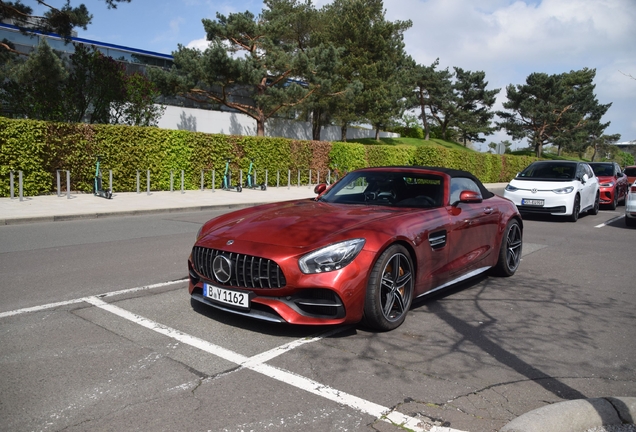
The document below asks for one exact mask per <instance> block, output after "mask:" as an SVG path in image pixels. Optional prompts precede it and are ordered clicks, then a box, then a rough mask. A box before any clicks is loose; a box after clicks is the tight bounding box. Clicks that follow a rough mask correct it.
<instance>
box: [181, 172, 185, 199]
mask: <svg viewBox="0 0 636 432" xmlns="http://www.w3.org/2000/svg"><path fill="white" fill-rule="evenodd" d="M181 193H185V192H184V190H183V170H181Z"/></svg>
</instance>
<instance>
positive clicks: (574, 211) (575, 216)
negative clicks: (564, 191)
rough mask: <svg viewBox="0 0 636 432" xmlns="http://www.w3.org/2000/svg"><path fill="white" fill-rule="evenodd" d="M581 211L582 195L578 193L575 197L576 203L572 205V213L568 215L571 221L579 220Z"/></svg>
mask: <svg viewBox="0 0 636 432" xmlns="http://www.w3.org/2000/svg"><path fill="white" fill-rule="evenodd" d="M580 211H581V197H580V196H579V195H578V194H577V195H576V196H575V197H574V205H573V206H572V214H571V215H570V216H569V217H568V220H569V221H570V222H576V221H577V220H579V212H580Z"/></svg>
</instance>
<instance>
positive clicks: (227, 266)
mask: <svg viewBox="0 0 636 432" xmlns="http://www.w3.org/2000/svg"><path fill="white" fill-rule="evenodd" d="M212 271H213V272H214V276H215V277H216V280H218V281H219V282H221V283H226V282H227V281H229V280H230V277H231V276H232V262H231V261H230V260H229V258H227V257H225V256H223V255H217V256H216V257H215V258H214V261H212Z"/></svg>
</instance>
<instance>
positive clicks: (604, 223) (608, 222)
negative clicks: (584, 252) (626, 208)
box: [594, 215, 625, 228]
mask: <svg viewBox="0 0 636 432" xmlns="http://www.w3.org/2000/svg"><path fill="white" fill-rule="evenodd" d="M624 217H625V215H621V216H616V217H615V218H612V219H610V220H608V221H606V222H603V223H602V224H600V225H596V226H595V227H594V228H603V227H604V226H605V225H609V224H611V223H612V222H614V221H617V220H619V219H622V218H624Z"/></svg>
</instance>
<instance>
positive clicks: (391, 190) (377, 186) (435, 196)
mask: <svg viewBox="0 0 636 432" xmlns="http://www.w3.org/2000/svg"><path fill="white" fill-rule="evenodd" d="M443 199H444V188H443V179H442V177H441V176H436V175H430V174H414V173H397V172H378V171H369V172H353V173H349V174H347V175H346V176H345V177H344V178H343V179H342V180H340V181H339V182H338V183H336V184H335V185H333V187H332V188H331V189H330V190H329V191H328V192H327V193H326V194H325V195H323V196H322V197H321V198H320V200H321V201H326V202H330V203H338V204H371V205H381V206H390V207H419V208H431V207H441V205H442V200H443Z"/></svg>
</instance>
